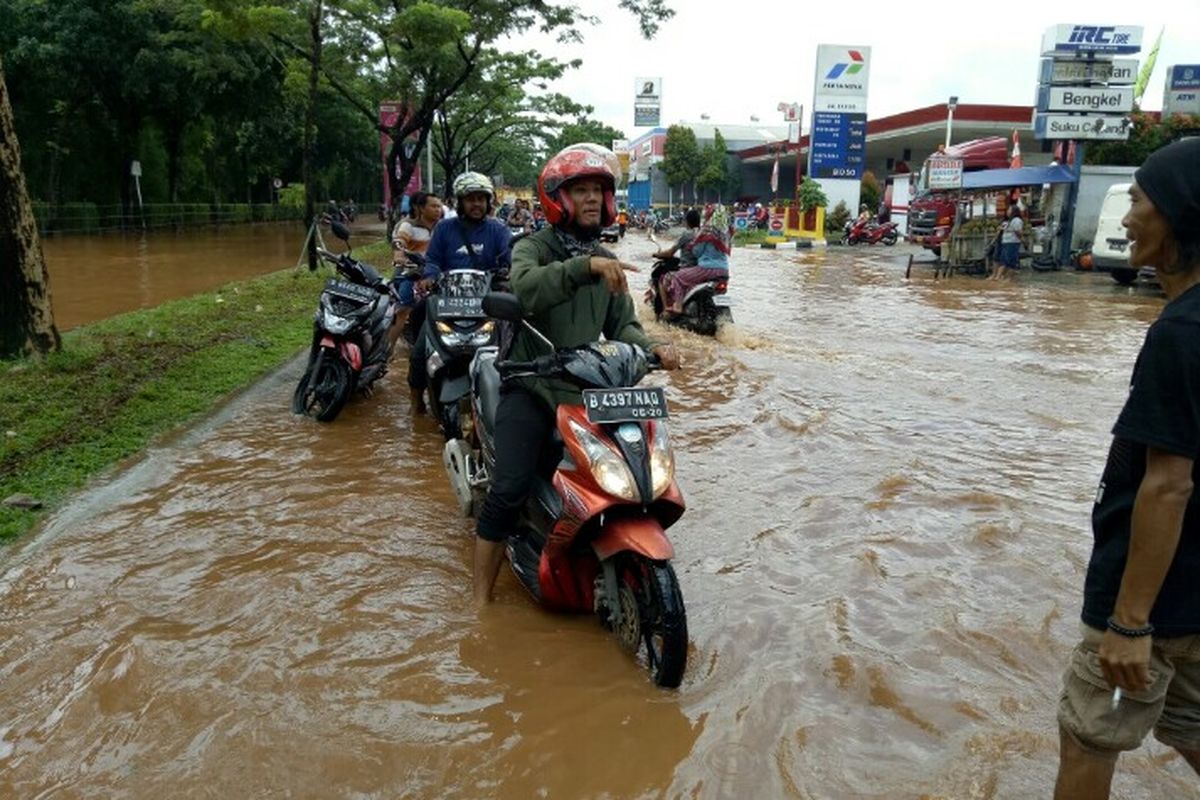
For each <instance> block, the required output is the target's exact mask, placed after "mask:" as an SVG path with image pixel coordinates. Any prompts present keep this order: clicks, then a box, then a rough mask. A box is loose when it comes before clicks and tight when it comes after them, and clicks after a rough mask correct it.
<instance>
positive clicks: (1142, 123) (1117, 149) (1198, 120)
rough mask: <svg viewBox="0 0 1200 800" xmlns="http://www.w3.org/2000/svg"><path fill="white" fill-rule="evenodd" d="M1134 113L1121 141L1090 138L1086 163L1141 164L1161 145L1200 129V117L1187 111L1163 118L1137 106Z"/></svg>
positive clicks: (1133, 165)
mask: <svg viewBox="0 0 1200 800" xmlns="http://www.w3.org/2000/svg"><path fill="white" fill-rule="evenodd" d="M1131 116H1132V118H1133V129H1132V130H1130V132H1129V138H1128V139H1126V140H1125V141H1120V142H1088V145H1087V150H1086V152H1085V155H1084V158H1083V160H1084V163H1087V164H1103V165H1106V166H1113V167H1136V166H1140V165H1141V163H1142V162H1143V161H1145V160H1146V157H1147V156H1149V155H1150V154H1151V153H1153V152H1154V151H1155V150H1157V149H1158V148H1160V147H1162V146H1163V145H1167V144H1170V143H1171V142H1173V141H1175V140H1176V139H1178V138H1179V137H1180V136H1183V135H1184V134H1185V133H1191V132H1194V131H1196V130H1197V129H1200V117H1194V116H1190V115H1187V114H1177V115H1173V116H1172V117H1170V118H1169V119H1165V120H1164V119H1158V118H1157V117H1153V116H1151V115H1150V114H1145V113H1143V112H1141V111H1136V110H1135V111H1134V112H1133V114H1132V115H1131Z"/></svg>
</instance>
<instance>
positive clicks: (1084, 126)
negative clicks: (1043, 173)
mask: <svg viewBox="0 0 1200 800" xmlns="http://www.w3.org/2000/svg"><path fill="white" fill-rule="evenodd" d="M1129 126H1130V120H1129V118H1128V117H1120V116H1096V115H1086V116H1071V115H1068V114H1038V115H1037V116H1036V117H1035V118H1034V120H1033V135H1034V137H1036V138H1038V139H1082V140H1088V141H1121V140H1124V139H1127V138H1129Z"/></svg>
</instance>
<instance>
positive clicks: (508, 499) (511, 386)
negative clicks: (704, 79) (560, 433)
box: [474, 144, 679, 605]
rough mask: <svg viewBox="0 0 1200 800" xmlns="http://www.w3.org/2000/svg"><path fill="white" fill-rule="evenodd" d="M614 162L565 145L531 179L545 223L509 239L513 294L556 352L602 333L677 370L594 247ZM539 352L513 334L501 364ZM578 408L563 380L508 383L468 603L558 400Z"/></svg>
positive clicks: (483, 579) (516, 504) (496, 556)
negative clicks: (517, 238) (645, 328)
mask: <svg viewBox="0 0 1200 800" xmlns="http://www.w3.org/2000/svg"><path fill="white" fill-rule="evenodd" d="M619 169H620V166H619V163H618V161H617V157H616V156H615V155H614V154H613V153H612V151H611V150H608V149H606V148H604V147H601V146H600V145H595V144H579V145H572V146H571V147H568V148H566V149H565V150H563V151H562V152H560V153H558V154H557V155H555V156H554V157H552V158H551V159H550V160H549V161H548V162H546V166H545V167H544V168H543V169H542V174H541V175H540V176H539V177H538V197H539V198H540V199H541V205H542V208H543V209H544V210H545V213H546V219H547V220H548V221H549V222H550V225H549V226H547V227H546V228H543V229H542V230H540V231H538V232H537V233H534V234H532V235H530V236H526V237H525V238H524V239H521V240H520V241H518V242H517V244H516V246H515V247H514V249H513V268H512V276H511V280H512V289H513V293H514V294H516V296H517V297H518V298H519V299H520V301H521V306H522V308H523V309H524V310H525V312H526V313H527V314H529V315H530V317H531V320H532V323H533V325H534V327H536V328H537V329H538V330H539V331H541V332H542V333H543V334H545V335H546V336H547V337H548V338H549V339H550V341H551V342H553V343H554V345H555V347H559V348H562V347H576V346H579V345H583V344H587V343H590V342H594V341H596V340H598V339H599V338H600V336H601V335H603V336H604V337H605V338H606V339H615V340H619V341H623V342H629V343H630V344H636V345H638V346H640V347H642V348H644V349H645V350H647V351H652V352H653V353H655V354H656V355H657V356H658V357H659V358H660V359H661V361H662V365H663V367H665V368H666V369H675V368H677V367H678V366H679V359H678V356H676V354H675V348H674V347H673V346H672V345H669V344H659V345H655V344H653V343H652V342H651V341H650V340H649V339H648V338H647V336H646V333H645V331H643V330H642V326H641V323H639V322H638V321H637V315H636V313H635V311H634V306H633V300H632V299H631V298H630V296H629V293H628V286H627V284H626V281H625V271H626V270H635V271H636V268H635V267H632V266H629V265H628V264H623V263H621V262H620V261H619V260H618V259H617V258H616V257H615V256H614V255H613V254H612V253H610V252H609V251H607V250H605V249H604V248H603V247H602V246H601V245H600V231H601V230H602V229H603V228H604V227H605V226H607V225H611V224H612V223H613V220H614V219H616V202H615V199H614V198H615V187H616V176H617V175H618V174H620V173H619ZM540 355H546V346H545V345H544V344H543V343H542V342H540V341H539V340H538V339H536V338H535V337H534V336H533V335H531V334H530V333H528V332H527V331H525V330H521V329H518V330H517V331H516V333H515V337H514V339H513V343H512V347H511V349H510V351H509V353H508V354H507V357H508V358H511V359H513V360H517V361H526V360H531V359H533V358H535V357H537V356H540ZM580 402H581V399H580V394H579V390H578V389H577V388H576V387H574V386H573V385H571V384H568V383H565V382H563V381H555V380H549V379H532V378H526V379H522V380H521V381H520V382H519V383H518V382H516V381H513V382H508V383H506V384H505V388H504V389H503V390H502V391H501V393H500V405H499V407H498V408H497V411H496V430H495V434H496V441H495V445H496V468H495V474H494V475H492V483H491V488H490V489H489V491H488V496H487V500H486V501H485V502H484V504H483V508H482V509H481V510H480V512H479V522H478V525H477V527H476V533H477V535H478V538H477V539H476V540H475V567H474V583H475V600H476V602H477V603H478V604H480V605H484V604H486V603H489V602H490V601H491V596H492V586H493V585H494V584H495V582H496V574H497V573H498V572H499V570H500V563H501V561H502V560H503V558H504V542H505V540H506V539H507V538H508V536H509V535H510V534H511V533H512V532H513V530H514V528H515V527H516V524H517V517H518V514H519V513H520V509H521V507H522V506H523V505H524V503H525V499H526V497H527V496H528V494H529V490H530V486H531V484H532V481H533V478H534V475H535V474H536V470H537V467H538V464H539V462H540V460H541V456H542V452H543V449H544V448H545V446H546V445H547V443H548V442H549V440H550V436H551V433H552V431H553V430H554V426H555V417H554V410H555V408H556V407H557V406H558V405H559V404H560V403H568V404H578V403H580Z"/></svg>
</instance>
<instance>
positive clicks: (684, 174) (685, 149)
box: [662, 125, 704, 199]
mask: <svg viewBox="0 0 1200 800" xmlns="http://www.w3.org/2000/svg"><path fill="white" fill-rule="evenodd" d="M703 169H704V161H703V159H702V157H701V153H700V146H699V144H698V143H697V142H696V133H695V132H694V131H693V130H692V129H691V128H688V127H686V126H684V125H672V126H671V127H669V128H667V138H666V141H665V142H664V143H663V160H662V170H663V172H664V173H665V174H666V176H667V183H669V184H671V185H672V186H679V187H680V195H681V196H682V194H683V185H684V184H685V183H694V182H695V181H696V180H697V179H698V178H699V177H700V173H701V171H702V170H703ZM694 194H695V192H694V190H693V195H694ZM693 199H694V198H693Z"/></svg>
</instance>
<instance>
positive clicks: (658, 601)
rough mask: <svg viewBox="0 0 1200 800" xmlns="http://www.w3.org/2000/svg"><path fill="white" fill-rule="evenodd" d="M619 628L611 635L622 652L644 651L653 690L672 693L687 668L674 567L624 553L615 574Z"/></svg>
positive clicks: (684, 626)
mask: <svg viewBox="0 0 1200 800" xmlns="http://www.w3.org/2000/svg"><path fill="white" fill-rule="evenodd" d="M618 602H620V604H621V612H622V613H621V617H622V619H621V625H620V626H619V627H618V628H617V629H615V630H614V631H613V632H614V633H615V634H616V636H617V639H618V640H619V641H620V642H621V644H622V645H623V646H624V647H625V649H627V650H629V651H631V652H633V653H635V654H636V653H638V652H639V651H640V650H641V649H642V646H643V645H644V646H645V651H646V668H647V669H648V670H649V672H650V677H651V678H652V679H653V680H654V683H655V684H656V685H658V686H663V687H665V688H669V689H673V688H675V687H677V686H679V684H680V683H681V682H682V681H683V672H684V669H685V668H686V666H687V647H688V635H687V611H686V610H685V609H684V606H683V593H682V592H681V591H680V590H679V580H678V579H677V578H676V577H675V568H674V567H672V566H671V564H670V562H667V561H651V560H649V559H647V558H645V557H643V556H639V555H630V556H628V557H627V558H626V560H625V562H624V564H623V565H622V569H621V572H620V598H619V601H618Z"/></svg>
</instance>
